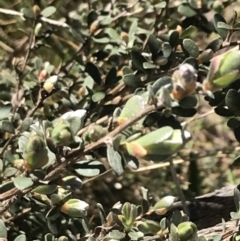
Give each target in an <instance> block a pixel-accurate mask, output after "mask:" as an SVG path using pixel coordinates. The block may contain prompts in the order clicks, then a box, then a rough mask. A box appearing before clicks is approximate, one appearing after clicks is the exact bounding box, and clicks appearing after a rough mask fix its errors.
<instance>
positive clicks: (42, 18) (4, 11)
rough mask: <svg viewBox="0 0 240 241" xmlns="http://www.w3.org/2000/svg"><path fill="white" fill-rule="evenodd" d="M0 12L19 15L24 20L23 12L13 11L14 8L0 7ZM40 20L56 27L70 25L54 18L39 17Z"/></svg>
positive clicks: (67, 26)
mask: <svg viewBox="0 0 240 241" xmlns="http://www.w3.org/2000/svg"><path fill="white" fill-rule="evenodd" d="M0 13H3V14H7V15H14V16H19V17H20V18H21V19H22V20H25V18H24V15H23V13H21V12H17V11H14V10H10V9H5V8H0ZM40 20H41V21H43V22H46V23H49V24H51V25H55V26H58V27H62V28H70V26H69V25H68V24H67V23H63V22H60V21H56V20H53V19H49V18H45V17H41V18H40Z"/></svg>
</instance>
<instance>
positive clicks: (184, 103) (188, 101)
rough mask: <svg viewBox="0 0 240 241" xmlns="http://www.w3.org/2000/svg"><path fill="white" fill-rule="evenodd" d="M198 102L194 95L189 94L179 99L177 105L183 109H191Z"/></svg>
mask: <svg viewBox="0 0 240 241" xmlns="http://www.w3.org/2000/svg"><path fill="white" fill-rule="evenodd" d="M197 104H198V99H197V98H196V96H193V95H189V96H186V97H185V98H183V99H182V100H180V101H179V105H180V106H181V107H182V108H185V109H191V108H194V107H196V106H197Z"/></svg>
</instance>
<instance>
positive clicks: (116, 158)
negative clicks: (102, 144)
mask: <svg viewBox="0 0 240 241" xmlns="http://www.w3.org/2000/svg"><path fill="white" fill-rule="evenodd" d="M107 158H108V163H109V165H110V166H111V168H112V169H113V171H114V172H115V173H116V174H117V175H119V176H120V175H122V174H123V172H124V169H123V168H124V167H123V164H122V157H121V155H120V154H119V153H118V152H117V151H115V150H114V149H113V147H112V146H111V145H107Z"/></svg>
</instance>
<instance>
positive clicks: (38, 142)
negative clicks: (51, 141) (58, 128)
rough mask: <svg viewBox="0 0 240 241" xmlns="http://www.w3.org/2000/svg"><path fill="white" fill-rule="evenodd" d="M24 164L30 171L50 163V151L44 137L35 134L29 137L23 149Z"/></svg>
mask: <svg viewBox="0 0 240 241" xmlns="http://www.w3.org/2000/svg"><path fill="white" fill-rule="evenodd" d="M23 157H24V166H25V168H26V169H27V170H28V171H32V170H34V169H39V168H41V167H43V166H45V165H46V164H47V163H48V160H49V158H48V151H47V148H46V143H45V141H44V139H43V138H42V137H40V136H39V135H37V134H33V135H31V136H30V137H29V139H28V141H27V144H26V147H25V149H24V151H23Z"/></svg>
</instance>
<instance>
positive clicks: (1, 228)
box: [0, 219, 7, 238]
mask: <svg viewBox="0 0 240 241" xmlns="http://www.w3.org/2000/svg"><path fill="white" fill-rule="evenodd" d="M0 238H7V228H6V226H5V224H4V222H3V221H2V219H0Z"/></svg>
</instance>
